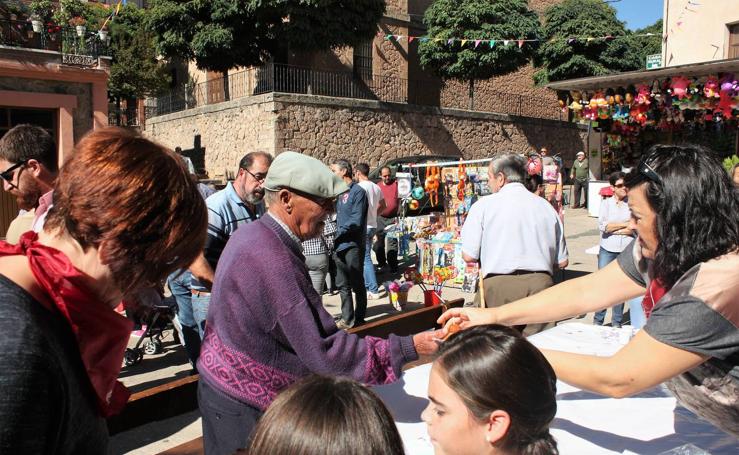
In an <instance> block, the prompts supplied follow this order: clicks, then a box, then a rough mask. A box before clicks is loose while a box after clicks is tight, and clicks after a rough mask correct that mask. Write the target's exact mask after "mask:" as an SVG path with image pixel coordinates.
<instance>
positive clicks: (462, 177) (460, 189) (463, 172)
mask: <svg viewBox="0 0 739 455" xmlns="http://www.w3.org/2000/svg"><path fill="white" fill-rule="evenodd" d="M457 175H458V177H459V184H457V199H459V200H460V201H464V197H465V193H466V188H467V180H468V179H467V165H466V164H460V165H459V169H458V170H457Z"/></svg>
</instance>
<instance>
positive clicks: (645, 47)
mask: <svg viewBox="0 0 739 455" xmlns="http://www.w3.org/2000/svg"><path fill="white" fill-rule="evenodd" d="M646 33H654V36H639V35H644V34H646ZM626 45H627V47H628V49H627V51H626V58H625V59H624V60H625V61H626V62H628V63H629V64H630V65H631V66H629V67H628V68H625V69H627V70H643V69H644V68H645V67H646V62H647V55H653V54H659V53H660V52H662V19H660V20H658V21H657V22H655V23H654V24H652V25H650V26H648V27H644V28H642V29H639V30H636V31H634V32H633V34H630V35H629V37H628V38H626Z"/></svg>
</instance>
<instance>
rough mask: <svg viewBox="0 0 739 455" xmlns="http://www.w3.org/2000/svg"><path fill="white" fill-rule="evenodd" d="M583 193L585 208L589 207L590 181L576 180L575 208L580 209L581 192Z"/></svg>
mask: <svg viewBox="0 0 739 455" xmlns="http://www.w3.org/2000/svg"><path fill="white" fill-rule="evenodd" d="M581 190H582V191H583V192H584V194H585V196H584V197H583V203H582V205H583V206H587V205H588V181H587V180H575V183H574V189H573V191H574V192H575V207H580V191H581Z"/></svg>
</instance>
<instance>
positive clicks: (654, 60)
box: [647, 54, 662, 70]
mask: <svg viewBox="0 0 739 455" xmlns="http://www.w3.org/2000/svg"><path fill="white" fill-rule="evenodd" d="M657 68H662V54H652V55H647V69H648V70H656V69H657Z"/></svg>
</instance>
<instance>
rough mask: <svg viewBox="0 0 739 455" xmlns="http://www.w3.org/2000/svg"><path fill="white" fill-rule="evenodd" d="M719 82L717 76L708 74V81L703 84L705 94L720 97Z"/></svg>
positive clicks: (708, 96) (710, 96) (709, 96)
mask: <svg viewBox="0 0 739 455" xmlns="http://www.w3.org/2000/svg"><path fill="white" fill-rule="evenodd" d="M719 88H720V87H719V83H718V79H717V78H716V76H708V79H706V83H705V84H703V94H704V95H705V96H706V97H707V98H718V97H719V96H720V95H719Z"/></svg>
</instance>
